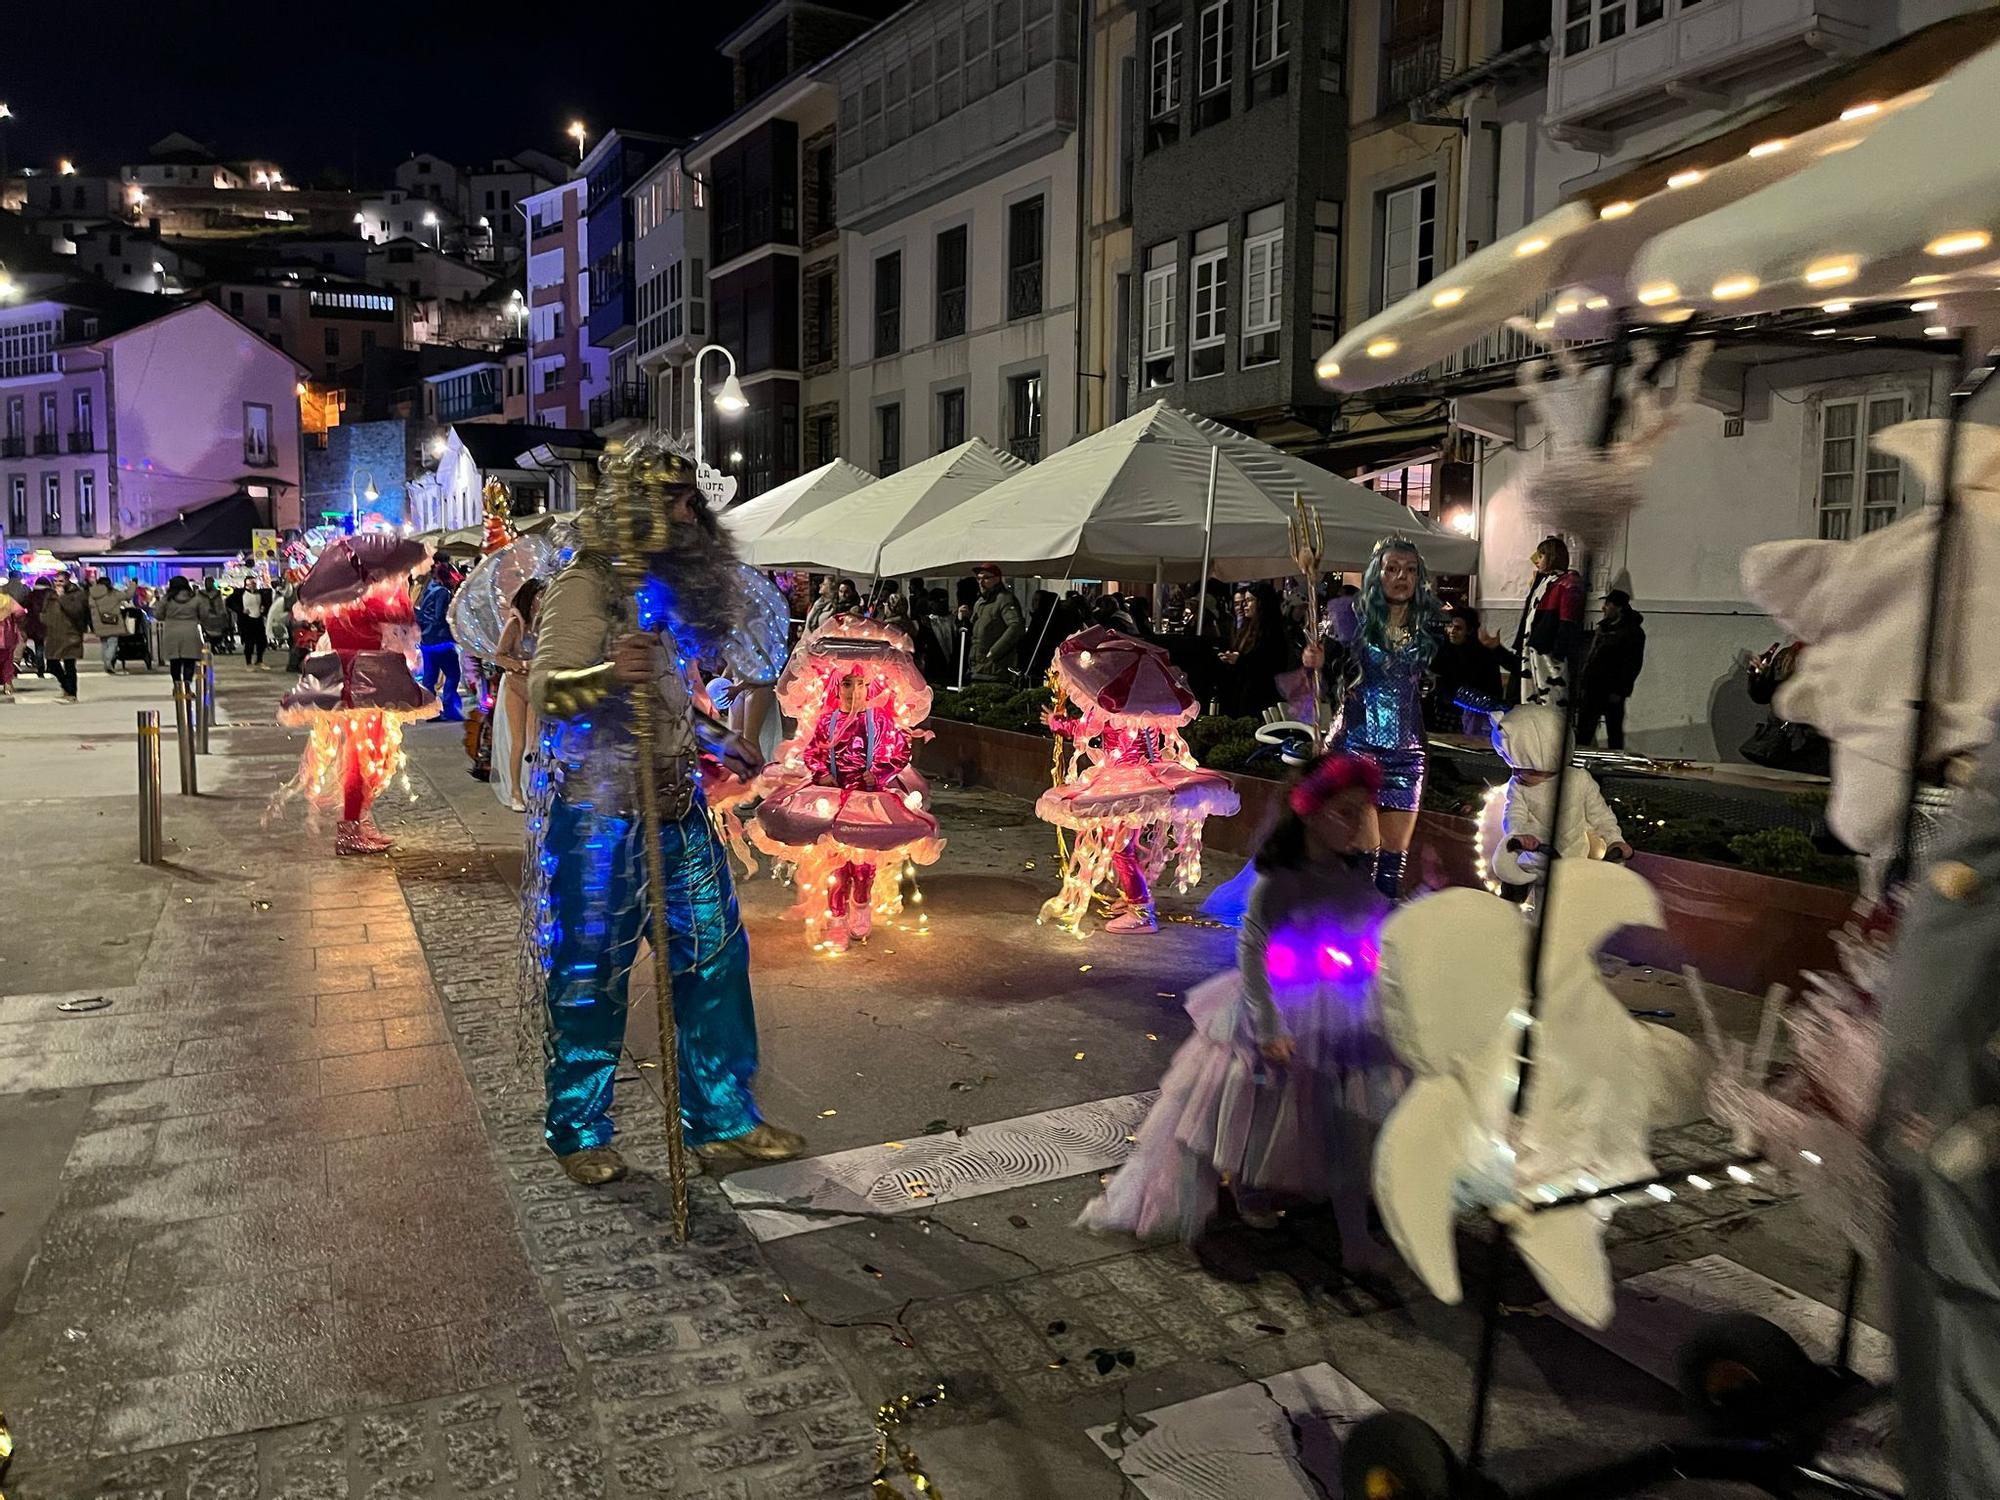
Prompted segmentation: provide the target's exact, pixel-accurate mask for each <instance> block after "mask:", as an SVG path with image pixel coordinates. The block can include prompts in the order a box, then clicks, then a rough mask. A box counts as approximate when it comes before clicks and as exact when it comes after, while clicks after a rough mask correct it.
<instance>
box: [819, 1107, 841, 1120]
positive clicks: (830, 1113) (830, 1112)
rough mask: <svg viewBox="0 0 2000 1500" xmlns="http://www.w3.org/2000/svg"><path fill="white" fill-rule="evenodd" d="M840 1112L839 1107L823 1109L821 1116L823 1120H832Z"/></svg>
mask: <svg viewBox="0 0 2000 1500" xmlns="http://www.w3.org/2000/svg"><path fill="white" fill-rule="evenodd" d="M839 1113H840V1111H839V1110H837V1109H823V1110H821V1111H820V1112H819V1117H820V1118H821V1119H822V1120H831V1119H832V1118H833V1117H834V1116H835V1115H837V1114H839Z"/></svg>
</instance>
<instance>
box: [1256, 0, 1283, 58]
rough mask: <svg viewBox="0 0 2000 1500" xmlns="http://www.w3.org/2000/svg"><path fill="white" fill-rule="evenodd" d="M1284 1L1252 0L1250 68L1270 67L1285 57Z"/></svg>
mask: <svg viewBox="0 0 2000 1500" xmlns="http://www.w3.org/2000/svg"><path fill="white" fill-rule="evenodd" d="M1285 30H1286V27H1285V4H1284V0H1250V66H1251V67H1253V68H1263V67H1268V66H1269V65H1270V64H1272V63H1274V62H1276V61H1277V60H1278V59H1279V58H1281V57H1283V56H1284V55H1285V50H1286V48H1285Z"/></svg>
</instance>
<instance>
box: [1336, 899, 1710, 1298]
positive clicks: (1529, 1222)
mask: <svg viewBox="0 0 2000 1500" xmlns="http://www.w3.org/2000/svg"><path fill="white" fill-rule="evenodd" d="M1549 878H1550V880H1551V881H1552V883H1553V885H1554V887H1555V895H1554V896H1552V897H1551V899H1550V900H1549V901H1548V903H1547V906H1546V915H1545V917H1544V918H1543V921H1544V922H1545V923H1546V924H1547V931H1546V932H1545V933H1544V935H1543V940H1542V950H1541V1001H1540V1012H1539V1019H1538V1020H1535V1021H1533V1022H1532V1023H1531V1020H1530V1017H1529V1013H1528V1010H1527V997H1526V994H1525V990H1524V979H1525V975H1526V967H1527V950H1528V945H1529V943H1530V942H1531V941H1532V937H1531V934H1530V930H1529V927H1528V924H1527V923H1525V922H1523V921H1522V920H1521V919H1520V915H1519V913H1518V912H1517V911H1516V910H1515V909H1514V907H1512V906H1511V905H1509V904H1508V903H1507V902H1505V901H1503V900H1501V899H1500V898H1499V897H1497V896H1492V895H1489V894H1487V893H1486V892H1485V891H1475V890H1468V889H1457V890H1446V891H1436V892H1433V893H1432V894H1430V895H1428V896H1425V897H1423V898H1422V899H1420V900H1417V901H1413V902H1411V903H1410V904H1409V905H1408V906H1406V907H1404V908H1403V909H1402V910H1401V911H1399V912H1397V913H1396V914H1395V915H1394V916H1392V917H1391V918H1390V919H1389V921H1388V922H1387V923H1386V924H1385V925H1384V926H1383V928H1382V936H1381V963H1380V966H1379V968H1378V969H1377V971H1376V994H1377V997H1378V999H1379V1000H1380V1003H1381V1006H1382V1019H1383V1023H1384V1024H1385V1025H1386V1026H1387V1028H1388V1031H1389V1038H1390V1041H1391V1042H1392V1043H1393V1044H1394V1046H1395V1049H1396V1053H1397V1055H1398V1056H1399V1057H1400V1058H1401V1059H1402V1060H1403V1062H1404V1063H1406V1064H1407V1065H1408V1066H1409V1068H1410V1070H1411V1071H1412V1072H1413V1073H1414V1074H1415V1075H1416V1076H1415V1078H1414V1079H1413V1080H1412V1082H1411V1083H1410V1085H1409V1087H1408V1088H1407V1089H1406V1090H1405V1091H1404V1093H1403V1096H1402V1098H1401V1099H1400V1100H1398V1101H1397V1103H1396V1107H1395V1108H1394V1109H1393V1110H1392V1111H1390V1114H1389V1118H1388V1119H1387V1120H1386V1121H1385V1122H1384V1123H1383V1126H1382V1133H1381V1136H1380V1137H1379V1139H1378V1140H1377V1142H1376V1147H1375V1171H1374V1186H1375V1202H1376V1206H1377V1208H1378V1209H1379V1210H1380V1212H1381V1215H1382V1223H1383V1227H1384V1228H1385V1229H1387V1230H1388V1233H1389V1237H1390V1239H1391V1240H1392V1241H1393V1242H1394V1243H1395V1246H1396V1249H1397V1250H1398V1251H1399V1252H1400V1253H1401V1255H1402V1257H1403V1259H1404V1260H1406V1261H1407V1262H1409V1265H1410V1268H1411V1269H1412V1270H1414V1271H1415V1272H1416V1273H1417V1275H1418V1276H1420V1277H1421V1278H1422V1279H1423V1282H1424V1284H1425V1285H1426V1286H1427V1287H1429V1288H1430V1290H1431V1293H1432V1295H1434V1296H1435V1297H1437V1299H1438V1300H1439V1301H1440V1302H1457V1301H1458V1300H1459V1299H1460V1297H1461V1295H1462V1291H1461V1287H1460V1283H1459V1276H1458V1254H1457V1249H1456V1245H1455V1242H1454V1238H1453V1234H1454V1228H1453V1226H1454V1224H1455V1222H1456V1219H1457V1216H1458V1213H1459V1212H1460V1210H1461V1209H1464V1208H1467V1207H1479V1208H1484V1209H1487V1210H1489V1211H1490V1212H1491V1213H1492V1214H1493V1215H1494V1217H1495V1218H1496V1219H1497V1220H1498V1221H1499V1222H1500V1223H1501V1224H1503V1225H1504V1226H1505V1227H1506V1230H1507V1233H1508V1235H1509V1237H1510V1238H1511V1239H1512V1240H1513V1242H1514V1248H1515V1250H1516V1251H1517V1252H1519V1254H1520V1256H1521V1258H1522V1260H1524V1261H1525V1262H1526V1263H1527V1265H1528V1268H1529V1270H1531V1271H1532V1272H1533V1273H1534V1275H1535V1279H1536V1280H1537V1281H1539V1282H1540V1283H1541V1285H1542V1288H1543V1290H1544V1291H1546V1292H1547V1293H1548V1294H1549V1299H1550V1300H1551V1301H1552V1302H1554V1303H1555V1305H1556V1306H1557V1307H1559V1308H1561V1309H1562V1310H1563V1311H1564V1312H1566V1313H1568V1314H1569V1315H1570V1316H1571V1317H1573V1318H1575V1319H1577V1320H1578V1321H1579V1322H1582V1323H1586V1324H1588V1325H1590V1326H1591V1327H1593V1328H1602V1327H1604V1326H1605V1325H1606V1324H1608V1323H1609V1322H1610V1321H1611V1312H1612V1294H1611V1266H1610V1262H1609V1260H1608V1259H1607V1258H1606V1256H1605V1253H1604V1223H1605V1220H1606V1219H1608V1218H1609V1217H1610V1214H1611V1212H1612V1210H1613V1209H1614V1208H1615V1207H1616V1206H1617V1201H1618V1200H1617V1199H1615V1198H1599V1199H1594V1200H1591V1201H1586V1202H1579V1203H1575V1204H1571V1205H1568V1206H1565V1207H1562V1208H1552V1209H1546V1210H1544V1211H1540V1212H1538V1211H1536V1205H1537V1204H1548V1203H1554V1202H1557V1201H1559V1200H1561V1199H1565V1198H1569V1197H1572V1196H1576V1195H1582V1194H1589V1193H1594V1192H1598V1191H1600V1190H1602V1189H1605V1188H1610V1187H1615V1186H1617V1185H1618V1184H1620V1183H1625V1182H1633V1181H1638V1180H1642V1179H1644V1178H1647V1177H1649V1176H1651V1175H1652V1173H1653V1164H1652V1161H1651V1159H1650V1157H1649V1155H1648V1143H1649V1140H1650V1138H1651V1135H1652V1132H1654V1131H1656V1130H1659V1129H1663V1128H1666V1127H1669V1126H1673V1125H1679V1124H1684V1123H1686V1122H1687V1121H1689V1120H1693V1119H1698V1118H1700V1117H1701V1116H1702V1114H1703V1113H1704V1112H1705V1111H1704V1107H1703V1099H1702V1092H1701V1075H1702V1071H1703V1065H1702V1059H1701V1057H1700V1055H1699V1049H1698V1048H1696V1047H1695V1045H1694V1044H1693V1043H1692V1042H1691V1041H1689V1040H1688V1039H1687V1038H1686V1037H1683V1036H1680V1035H1679V1034H1677V1033H1675V1032H1672V1031H1669V1030H1667V1029H1666V1028H1665V1027H1662V1026H1649V1025H1647V1024H1645V1023H1644V1022H1642V1021H1638V1020H1635V1019H1634V1018H1633V1017H1632V1016H1631V1014H1630V1013H1629V1012H1628V1011H1627V1010H1626V1009H1625V1006H1624V1005H1623V1004H1622V1003H1621V1002H1620V1001H1619V999H1618V997H1617V996H1616V995H1614V994H1612V993H1611V991H1610V990H1609V989H1607V988H1606V987H1605V984H1604V980H1603V976H1602V974H1601V973H1600V972H1599V970H1598V966H1597V951H1598V949H1599V948H1600V947H1602V946H1603V944H1604V942H1605V940H1606V939H1608V938H1609V937H1610V936H1611V934H1612V933H1614V932H1616V931H1617V930H1618V929H1619V928H1620V927H1624V926H1634V927H1659V926H1661V925H1663V923H1662V917H1661V911H1660V898H1659V897H1658V895H1656V894H1655V893H1654V891H1653V888H1652V887H1651V886H1649V885H1647V884H1646V882H1645V881H1644V880H1643V879H1642V878H1640V877H1639V876H1638V875H1636V874H1635V873H1633V872H1632V871H1631V870H1629V869H1626V868H1625V867H1624V866H1622V865H1614V864H1606V863H1602V862H1600V861H1596V860H1585V859H1563V860H1558V861H1556V863H1555V866H1554V868H1553V869H1552V870H1551V871H1550V872H1549ZM1468 954H1477V955H1478V961H1477V962H1472V963H1469V962H1468V961H1467V955H1468ZM1530 1024H1533V1026H1534V1038H1533V1055H1534V1071H1533V1073H1532V1074H1531V1075H1530V1077H1529V1081H1528V1090H1527V1093H1526V1096H1525V1098H1523V1099H1522V1100H1521V1101H1520V1104H1521V1107H1520V1109H1519V1110H1518V1112H1517V1110H1516V1108H1515V1104H1516V1093H1517V1090H1518V1088H1519V1085H1520V1081H1521V1074H1522V1067H1521V1057H1522V1034H1523V1032H1524V1031H1526V1030H1527V1028H1528V1027H1529V1026H1530ZM1646 1193H1647V1194H1650V1197H1647V1196H1646V1195H1642V1194H1635V1195H1634V1196H1637V1197H1641V1198H1643V1200H1644V1201H1647V1202H1651V1201H1653V1200H1659V1201H1665V1200H1666V1199H1670V1198H1672V1197H1673V1196H1674V1193H1673V1190H1672V1189H1670V1188H1666V1187H1657V1188H1650V1189H1647V1190H1646Z"/></svg>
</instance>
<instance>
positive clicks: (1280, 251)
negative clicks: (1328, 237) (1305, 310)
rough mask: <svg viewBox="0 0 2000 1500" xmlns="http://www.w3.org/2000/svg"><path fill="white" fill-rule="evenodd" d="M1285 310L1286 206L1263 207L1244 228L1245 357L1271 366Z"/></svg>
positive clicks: (1246, 361)
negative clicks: (1279, 326)
mask: <svg viewBox="0 0 2000 1500" xmlns="http://www.w3.org/2000/svg"><path fill="white" fill-rule="evenodd" d="M1284 310H1285V206H1284V204H1282V203H1273V204H1272V205H1271V206H1270V207H1268V208H1260V209H1258V210H1257V211H1256V212H1255V213H1253V214H1251V215H1250V217H1249V218H1248V219H1247V220H1245V221H1244V226H1243V357H1242V359H1241V360H1240V361H1239V363H1240V364H1241V365H1243V366H1245V367H1248V366H1250V365H1268V364H1270V363H1271V362H1272V361H1273V360H1275V359H1276V358H1277V357H1278V325H1279V324H1280V323H1281V322H1283V320H1284Z"/></svg>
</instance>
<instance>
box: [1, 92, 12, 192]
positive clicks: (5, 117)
mask: <svg viewBox="0 0 2000 1500" xmlns="http://www.w3.org/2000/svg"><path fill="white" fill-rule="evenodd" d="M13 118H14V111H13V110H12V109H10V108H8V106H7V105H5V104H0V124H5V123H6V122H7V121H9V120H11V119H13ZM5 176H7V137H6V136H5V135H4V134H0V178H4V177H5Z"/></svg>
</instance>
